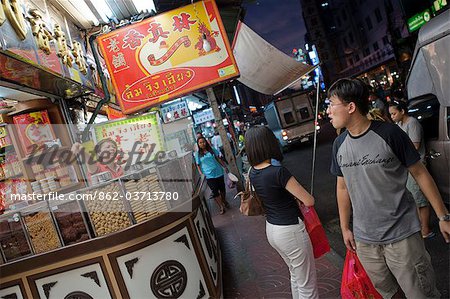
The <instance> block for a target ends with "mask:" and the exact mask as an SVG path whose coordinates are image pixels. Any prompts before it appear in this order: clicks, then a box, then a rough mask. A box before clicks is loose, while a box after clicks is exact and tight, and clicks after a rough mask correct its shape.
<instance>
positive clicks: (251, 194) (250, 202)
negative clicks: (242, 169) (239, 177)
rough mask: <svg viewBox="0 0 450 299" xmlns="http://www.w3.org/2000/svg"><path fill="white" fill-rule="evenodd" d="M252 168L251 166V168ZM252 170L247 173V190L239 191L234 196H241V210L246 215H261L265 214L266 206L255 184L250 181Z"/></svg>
mask: <svg viewBox="0 0 450 299" xmlns="http://www.w3.org/2000/svg"><path fill="white" fill-rule="evenodd" d="M250 170H251V168H250ZM250 170H249V171H248V175H247V182H246V183H245V190H244V191H241V192H239V193H238V194H236V196H234V198H236V197H238V196H240V197H241V206H240V208H239V210H240V211H241V213H242V215H245V216H260V215H264V214H265V212H264V206H263V203H262V201H261V199H260V198H259V197H258V194H256V191H255V190H254V188H253V185H252V184H251V182H250Z"/></svg>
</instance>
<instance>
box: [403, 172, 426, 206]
mask: <svg viewBox="0 0 450 299" xmlns="http://www.w3.org/2000/svg"><path fill="white" fill-rule="evenodd" d="M406 188H407V189H408V190H409V192H411V194H412V196H413V197H414V201H415V202H416V206H417V207H418V208H423V207H426V206H429V205H430V203H429V202H428V200H427V198H426V197H425V195H423V193H422V191H421V190H420V187H419V184H417V182H416V180H415V179H414V178H413V176H412V175H411V174H410V173H408V180H407V181H406Z"/></svg>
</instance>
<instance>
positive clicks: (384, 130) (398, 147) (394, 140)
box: [374, 123, 420, 167]
mask: <svg viewBox="0 0 450 299" xmlns="http://www.w3.org/2000/svg"><path fill="white" fill-rule="evenodd" d="M374 131H375V132H376V133H378V134H379V135H380V136H381V137H382V138H383V139H384V140H385V141H386V142H387V144H389V146H390V147H391V149H392V151H393V152H394V154H395V155H396V156H397V158H398V159H399V160H400V162H401V163H402V164H403V165H404V166H405V167H410V166H411V165H414V164H415V163H417V162H418V161H420V155H419V153H418V152H417V150H416V148H415V147H414V144H413V143H412V141H411V139H410V138H409V136H408V134H406V133H405V132H404V131H403V130H402V129H401V128H400V127H399V126H397V125H394V124H389V123H380V125H379V126H377V127H376V128H374Z"/></svg>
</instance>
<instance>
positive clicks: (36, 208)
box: [21, 202, 61, 254]
mask: <svg viewBox="0 0 450 299" xmlns="http://www.w3.org/2000/svg"><path fill="white" fill-rule="evenodd" d="M21 214H22V217H23V219H24V223H25V226H26V229H27V231H28V235H29V236H30V240H31V245H32V247H33V249H34V252H35V253H36V254H37V253H43V252H47V251H50V250H53V249H56V248H59V247H61V242H60V240H59V236H58V233H57V231H56V227H55V225H54V223H53V219H52V216H51V213H50V211H49V208H48V205H47V202H40V203H37V204H34V205H32V206H30V207H28V208H25V209H23V210H22V211H21Z"/></svg>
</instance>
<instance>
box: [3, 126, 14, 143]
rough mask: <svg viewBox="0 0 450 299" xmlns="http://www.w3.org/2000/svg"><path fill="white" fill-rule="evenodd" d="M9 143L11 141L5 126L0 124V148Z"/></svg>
mask: <svg viewBox="0 0 450 299" xmlns="http://www.w3.org/2000/svg"><path fill="white" fill-rule="evenodd" d="M11 144H12V142H11V138H10V137H9V135H8V130H7V129H6V127H5V126H0V148H3V147H7V146H10V145H11Z"/></svg>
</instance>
